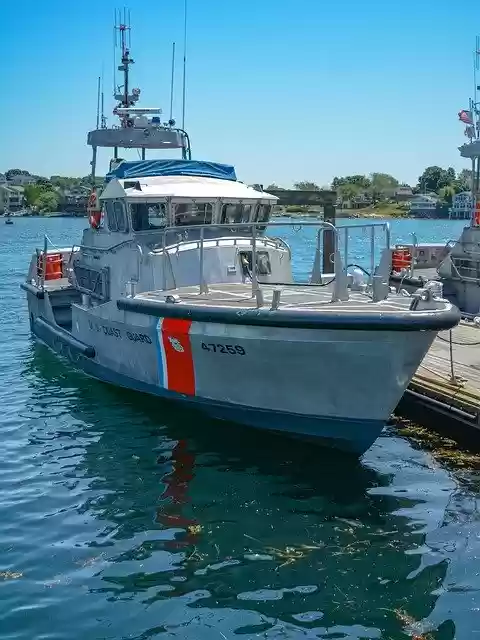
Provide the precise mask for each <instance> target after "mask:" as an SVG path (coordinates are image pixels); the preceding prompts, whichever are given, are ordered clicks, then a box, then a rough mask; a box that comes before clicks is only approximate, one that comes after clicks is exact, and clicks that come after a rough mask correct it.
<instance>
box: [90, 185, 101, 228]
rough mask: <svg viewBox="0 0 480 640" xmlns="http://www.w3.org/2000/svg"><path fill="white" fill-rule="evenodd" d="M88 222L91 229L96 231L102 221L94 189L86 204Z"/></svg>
mask: <svg viewBox="0 0 480 640" xmlns="http://www.w3.org/2000/svg"><path fill="white" fill-rule="evenodd" d="M87 213H88V221H89V223H90V226H91V227H92V229H98V228H99V227H100V223H101V221H102V210H101V208H100V205H99V202H98V197H97V192H96V191H95V189H94V190H93V191H92V193H91V194H90V197H89V198H88V204H87Z"/></svg>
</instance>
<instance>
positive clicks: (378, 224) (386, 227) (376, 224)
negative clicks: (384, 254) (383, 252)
mask: <svg viewBox="0 0 480 640" xmlns="http://www.w3.org/2000/svg"><path fill="white" fill-rule="evenodd" d="M336 228H337V230H338V232H339V234H341V233H342V232H343V234H344V243H343V246H344V254H345V265H346V266H347V267H348V265H349V264H350V261H349V256H348V249H349V246H348V239H349V238H348V233H349V231H350V230H357V229H369V230H370V277H371V278H373V275H374V271H375V237H376V236H375V230H376V229H377V228H379V229H383V230H384V232H385V248H386V249H390V244H391V232H390V224H389V223H388V222H371V223H363V224H346V225H343V224H342V225H341V226H338V227H336Z"/></svg>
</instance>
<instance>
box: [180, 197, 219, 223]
mask: <svg viewBox="0 0 480 640" xmlns="http://www.w3.org/2000/svg"><path fill="white" fill-rule="evenodd" d="M212 216H213V205H212V204H211V203H210V202H201V203H195V202H185V203H183V202H182V203H179V204H176V205H175V225H176V226H189V225H194V224H211V222H212Z"/></svg>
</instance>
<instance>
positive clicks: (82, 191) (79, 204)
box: [59, 186, 91, 215]
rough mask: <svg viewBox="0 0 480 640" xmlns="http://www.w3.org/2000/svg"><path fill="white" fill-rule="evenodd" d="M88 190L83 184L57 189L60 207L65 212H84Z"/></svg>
mask: <svg viewBox="0 0 480 640" xmlns="http://www.w3.org/2000/svg"><path fill="white" fill-rule="evenodd" d="M90 191H91V189H90V188H89V187H85V186H78V187H71V188H70V189H59V195H60V209H61V210H62V211H65V212H66V213H78V214H82V215H84V214H86V210H87V204H88V198H89V195H90Z"/></svg>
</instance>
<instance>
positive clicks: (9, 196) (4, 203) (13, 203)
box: [0, 184, 25, 215]
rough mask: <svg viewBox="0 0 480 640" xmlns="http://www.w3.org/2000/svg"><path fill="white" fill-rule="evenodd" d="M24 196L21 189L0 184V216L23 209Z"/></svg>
mask: <svg viewBox="0 0 480 640" xmlns="http://www.w3.org/2000/svg"><path fill="white" fill-rule="evenodd" d="M24 202H25V195H24V189H23V187H12V186H10V184H7V185H5V184H0V214H2V215H3V214H4V213H7V212H9V213H13V212H15V211H19V210H20V209H23V206H24Z"/></svg>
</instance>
